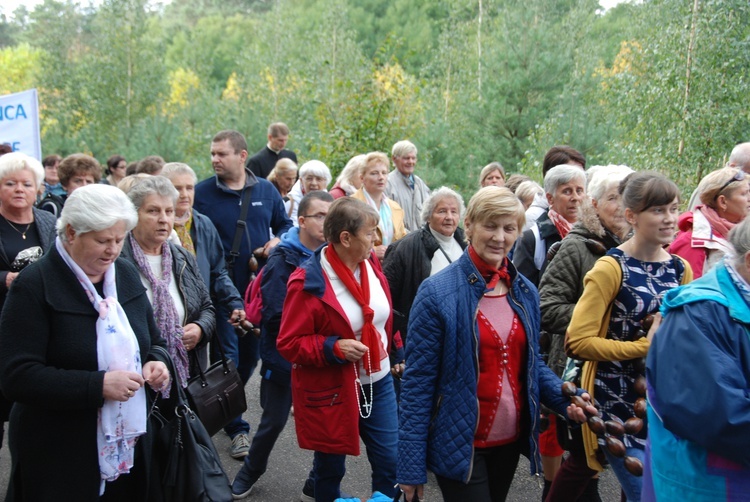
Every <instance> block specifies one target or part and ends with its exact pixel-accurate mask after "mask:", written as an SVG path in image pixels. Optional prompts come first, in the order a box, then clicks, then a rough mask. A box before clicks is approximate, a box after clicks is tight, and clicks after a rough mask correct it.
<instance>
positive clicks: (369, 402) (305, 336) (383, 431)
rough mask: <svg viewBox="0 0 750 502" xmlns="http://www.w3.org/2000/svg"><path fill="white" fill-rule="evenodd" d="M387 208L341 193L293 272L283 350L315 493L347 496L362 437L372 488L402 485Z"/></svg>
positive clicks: (326, 499) (388, 491)
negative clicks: (314, 245) (345, 481)
mask: <svg viewBox="0 0 750 502" xmlns="http://www.w3.org/2000/svg"><path fill="white" fill-rule="evenodd" d="M378 219H379V215H378V213H377V212H376V211H375V210H374V209H372V208H371V207H370V206H368V205H367V204H364V203H362V202H360V201H357V200H354V199H351V198H348V197H347V198H341V199H338V200H336V201H335V202H334V203H333V204H332V205H331V207H330V210H329V212H328V216H327V217H326V220H325V223H324V226H323V230H324V234H325V238H326V241H327V242H328V245H327V246H324V247H322V248H321V249H318V251H316V253H315V255H313V256H312V257H311V258H310V259H309V260H307V261H306V262H305V263H303V264H302V265H301V266H300V268H298V269H297V270H296V271H295V272H294V273H293V274H292V275H291V277H290V278H289V283H288V286H287V288H288V293H287V296H286V300H285V302H284V311H283V314H282V319H281V328H280V331H279V337H278V339H277V348H278V349H279V352H280V353H281V355H282V356H283V357H285V358H286V359H287V360H289V361H290V362H291V363H292V400H293V403H294V410H295V413H294V420H295V425H296V429H297V440H298V442H299V445H300V447H302V448H305V449H308V450H314V451H315V460H314V470H315V475H314V479H315V500H316V501H318V502H321V501H322V502H332V501H333V500H334V499H336V498H338V497H339V496H340V484H341V479H342V478H343V477H344V473H345V471H346V468H345V461H346V455H359V438H360V437H361V438H362V440H363V441H364V443H365V447H366V448H367V457H368V459H369V461H370V464H371V467H372V490H373V492H374V494H377V492H380V493H382V494H384V495H386V496H388V497H391V498H392V497H393V496H394V495H395V493H396V490H395V488H394V484H395V482H396V448H397V442H398V423H397V411H396V396H395V393H394V388H393V380H392V376H391V374H392V373H393V374H397V375H400V374H401V372H402V371H403V364H401V363H400V362H401V361H402V360H403V357H401V354H397V357H396V358H395V361H398V363H397V364H395V365H394V366H393V367H391V363H390V361H389V356H388V354H389V352H390V351H391V349H392V348H395V349H396V351H397V352H400V348H401V347H400V345H401V341H400V337H398V335H396V337H395V340H394V337H392V336H391V326H392V316H391V299H390V295H389V289H388V283H387V281H386V279H385V277H384V276H383V273H382V272H381V270H380V265H379V263H378V261H377V259H375V258H374V255H373V254H372V247H373V243H374V240H375V238H376V236H377V225H378Z"/></svg>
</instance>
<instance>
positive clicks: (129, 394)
mask: <svg viewBox="0 0 750 502" xmlns="http://www.w3.org/2000/svg"><path fill="white" fill-rule="evenodd" d="M132 395H133V391H132V390H130V389H128V397H129V396H132Z"/></svg>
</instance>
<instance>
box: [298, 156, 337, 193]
mask: <svg viewBox="0 0 750 502" xmlns="http://www.w3.org/2000/svg"><path fill="white" fill-rule="evenodd" d="M308 174H312V175H313V176H317V177H319V178H325V180H326V188H328V185H329V184H330V183H331V170H330V169H328V166H327V165H325V164H324V163H322V162H321V161H319V160H308V161H307V162H305V163H304V164H302V167H300V168H299V177H300V179H302V178H304V177H305V176H306V175H308Z"/></svg>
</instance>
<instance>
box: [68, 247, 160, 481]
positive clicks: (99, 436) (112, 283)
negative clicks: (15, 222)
mask: <svg viewBox="0 0 750 502" xmlns="http://www.w3.org/2000/svg"><path fill="white" fill-rule="evenodd" d="M55 247H56V248H57V251H58V252H59V253H60V256H61V257H62V259H63V261H65V263H66V264H67V265H68V267H70V270H72V271H73V273H74V274H75V276H76V278H77V279H78V281H79V282H80V283H81V286H82V287H83V290H84V291H85V292H86V296H88V298H89V300H90V301H91V305H92V307H93V308H94V309H95V310H96V311H97V312H99V317H98V319H97V320H96V354H97V360H98V368H99V370H100V371H105V372H107V371H132V372H134V373H138V374H141V373H142V367H141V352H140V348H139V346H138V339H137V338H136V337H135V333H134V332H133V328H132V327H131V326H130V322H128V317H127V315H126V314H125V311H124V310H123V309H122V306H121V305H120V303H119V302H118V301H117V281H116V277H115V265H114V263H113V264H112V265H110V266H109V268H108V269H107V271H106V272H105V273H104V288H103V289H104V296H105V298H102V297H101V296H100V295H99V293H98V292H97V291H96V288H95V287H94V285H93V284H92V283H91V280H90V279H89V278H88V276H87V275H86V274H85V273H84V272H83V270H81V268H80V267H79V266H78V264H77V263H76V262H75V261H73V258H71V257H70V255H69V254H68V252H67V250H66V249H65V247H64V245H63V243H62V241H61V240H60V237H58V238H57V240H56V241H55ZM146 418H147V417H146V391H145V389H144V388H143V387H141V388H140V389H138V390H137V391H136V392H135V394H134V395H133V396H132V397H131V398H130V399H128V400H127V401H111V400H105V401H104V404H103V405H102V407H101V408H99V417H98V420H97V425H96V440H97V448H98V451H99V471H100V473H101V480H102V481H101V486H100V488H99V494H100V495H101V494H103V493H104V489H105V487H106V482H107V481H114V480H115V479H117V478H118V477H119V476H120V474H126V473H128V472H130V469H131V468H132V467H133V460H134V453H135V444H136V441H137V440H138V437H139V436H141V435H143V434H145V433H146Z"/></svg>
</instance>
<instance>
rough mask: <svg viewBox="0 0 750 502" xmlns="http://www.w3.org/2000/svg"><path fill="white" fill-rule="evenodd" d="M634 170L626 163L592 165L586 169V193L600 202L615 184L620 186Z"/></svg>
mask: <svg viewBox="0 0 750 502" xmlns="http://www.w3.org/2000/svg"><path fill="white" fill-rule="evenodd" d="M632 172H633V169H632V168H630V167H628V166H624V165H615V164H610V165H607V166H591V167H590V168H589V169H588V170H587V171H586V176H587V177H588V183H587V184H586V193H588V194H589V197H590V198H591V199H592V200H595V201H597V202H598V201H599V200H601V198H602V197H603V196H604V194H605V193H607V192H608V191H609V190H611V189H612V187H613V186H617V187H619V186H620V182H621V181H622V180H624V179H625V178H626V177H627V176H628V174H630V173H632Z"/></svg>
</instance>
